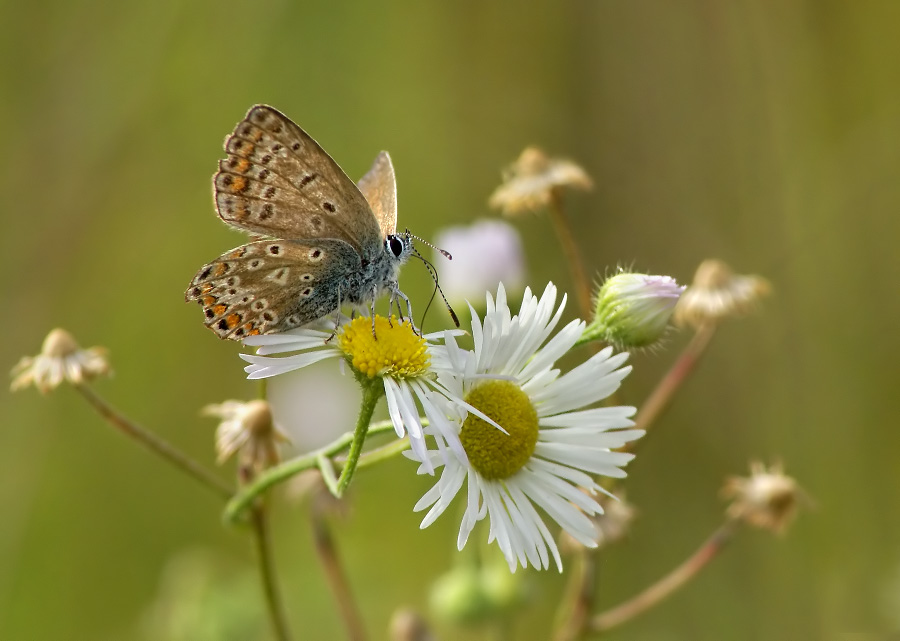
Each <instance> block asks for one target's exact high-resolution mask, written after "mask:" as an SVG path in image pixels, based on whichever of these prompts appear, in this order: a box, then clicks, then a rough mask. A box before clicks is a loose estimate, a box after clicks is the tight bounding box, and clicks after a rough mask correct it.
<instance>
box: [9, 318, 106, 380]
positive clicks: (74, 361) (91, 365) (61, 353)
mask: <svg viewBox="0 0 900 641" xmlns="http://www.w3.org/2000/svg"><path fill="white" fill-rule="evenodd" d="M109 372H110V367H109V361H108V360H107V359H106V350H105V349H104V348H102V347H91V348H90V349H81V348H80V347H79V346H78V343H76V342H75V339H74V338H72V335H71V334H70V333H69V332H67V331H66V330H64V329H54V330H53V331H51V332H50V333H49V334H47V338H45V339H44V345H43V346H42V347H41V353H40V354H38V355H37V356H24V357H23V358H22V360H20V361H19V362H18V364H17V365H16V366H15V367H14V368H13V370H12V376H13V377H14V378H13V382H12V385H10V389H11V390H12V391H16V390H19V389H22V388H24V387H28V386H29V385H34V386H35V387H37V388H38V389H39V390H40V391H41V393H43V394H46V393H47V392H49V391H50V390H52V389H55V388H56V387H58V386H59V385H60V383H62V382H63V381H68V382H69V383H71V384H72V385H81V384H82V383H84V382H86V381H89V380H91V379H92V378H96V377H98V376H101V375H104V374H109Z"/></svg>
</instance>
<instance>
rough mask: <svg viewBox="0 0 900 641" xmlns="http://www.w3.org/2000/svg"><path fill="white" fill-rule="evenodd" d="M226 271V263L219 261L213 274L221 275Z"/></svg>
mask: <svg viewBox="0 0 900 641" xmlns="http://www.w3.org/2000/svg"><path fill="white" fill-rule="evenodd" d="M226 271H228V268H227V267H226V266H225V263H219V264H218V265H216V268H215V269H214V270H213V276H221V275H222V274H224V273H225V272H226Z"/></svg>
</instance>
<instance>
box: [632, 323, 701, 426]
mask: <svg viewBox="0 0 900 641" xmlns="http://www.w3.org/2000/svg"><path fill="white" fill-rule="evenodd" d="M715 333H716V326H715V325H704V326H702V327H700V328H699V329H698V330H697V333H696V334H694V337H693V338H692V339H691V342H690V343H688V344H687V347H685V348H684V351H683V352H681V355H680V356H679V357H678V360H676V361H675V364H674V365H672V368H671V369H670V370H669V371H668V372H667V373H666V375H665V376H664V377H663V378H662V380H660V382H659V384H658V385H657V386H656V389H654V390H653V392H651V393H650V396H648V397H647V400H646V401H644V404H643V405H642V406H641V411H640V412H638V415H637V417H635V427H636V428H638V429H642V430H647V429H649V428H650V426H651V425H653V423H654V422H655V421H656V419H657V418H659V417H660V415H661V414H662V413H663V411H664V410H665V409H666V408H667V407H668V406H669V403H670V402H671V401H672V398H673V397H674V396H675V392H677V391H678V390H679V389H680V388H681V385H682V384H683V383H684V382H685V381H686V380H687V378H688V376H690V374H691V372H693V371H694V368H695V367H696V366H697V363H698V362H699V361H700V357H701V356H702V355H703V353H704V352H705V351H706V348H707V346H709V342H710V340H711V339H712V337H713V335H714V334H715ZM642 440H643V439H642Z"/></svg>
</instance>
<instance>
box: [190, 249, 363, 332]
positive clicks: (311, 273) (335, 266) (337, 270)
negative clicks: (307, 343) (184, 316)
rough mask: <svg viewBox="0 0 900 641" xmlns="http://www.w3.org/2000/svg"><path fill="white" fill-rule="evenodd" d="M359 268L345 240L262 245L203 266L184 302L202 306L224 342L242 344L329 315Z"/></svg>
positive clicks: (226, 254)
mask: <svg viewBox="0 0 900 641" xmlns="http://www.w3.org/2000/svg"><path fill="white" fill-rule="evenodd" d="M359 269H360V259H359V255H358V254H357V253H356V251H355V250H354V249H353V248H352V247H350V246H349V245H348V244H347V243H345V242H343V241H340V240H331V239H323V240H309V241H294V240H263V241H257V242H253V243H248V244H246V245H242V246H241V247H237V248H235V249H232V250H231V251H229V252H226V253H224V254H222V255H221V256H219V257H218V258H217V259H216V260H214V261H212V262H211V263H208V264H206V265H204V266H203V267H202V268H201V269H200V271H199V272H197V275H196V276H194V279H193V280H192V281H191V285H190V287H189V288H188V290H187V292H185V299H186V300H189V301H191V300H193V301H197V302H198V303H200V305H201V306H202V307H203V314H204V317H205V323H206V326H207V327H209V328H210V329H211V330H213V331H214V332H215V333H216V334H217V335H218V336H219V337H220V338H232V339H235V340H240V339H242V338H245V337H246V336H252V335H255V334H268V333H272V332H283V331H286V330H288V329H293V328H294V327H299V326H300V325H304V324H306V323H309V322H312V321H314V320H316V319H318V318H321V317H322V316H325V315H327V314H328V313H330V312H331V311H332V310H333V309H334V308H335V307H336V306H337V299H338V295H339V288H340V286H341V283H342V282H344V281H345V280H346V278H347V276H349V275H350V274H353V273H354V272H357V271H358V270H359Z"/></svg>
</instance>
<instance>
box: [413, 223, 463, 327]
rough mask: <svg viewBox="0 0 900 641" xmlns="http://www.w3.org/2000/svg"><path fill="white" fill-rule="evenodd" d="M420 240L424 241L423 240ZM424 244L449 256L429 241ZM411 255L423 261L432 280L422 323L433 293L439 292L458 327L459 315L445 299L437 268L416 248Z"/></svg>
mask: <svg viewBox="0 0 900 641" xmlns="http://www.w3.org/2000/svg"><path fill="white" fill-rule="evenodd" d="M410 235H412V234H410ZM413 238H416V239H417V240H421V238H418V237H416V236H413ZM422 242H423V243H425V241H424V240H423V241H422ZM425 244H426V245H428V246H429V247H433V248H434V249H437V250H438V251H440V252H442V253H443V254H445V255H446V256H447V258H450V254H449V253H448V252H445V251H444V250H442V249H438V248H437V247H434V245H431V244H429V243H425ZM413 256H415V257H416V258H418V259H419V260H421V261H422V262H423V263H425V269H427V270H428V273H429V274H431V279H432V280H433V281H434V292H432V293H431V298H430V299H429V300H428V305H426V306H425V311H424V312H423V313H422V325H423V326H424V325H425V314H427V313H428V308H429V307H431V303H432V301H434V295H435V293H437V292H440V293H441V299H443V301H444V305H446V306H447V311H448V312H450V318H452V319H453V324H454V325H456V326H457V327H459V317H458V316H457V315H456V312H455V311H453V308H452V307H451V306H450V303H449V302H448V301H447V297H446V296H444V290H442V289H441V285H440V283H439V282H438V273H437V269H435V267H434V265H432V264H431V262H430V261H429V260H428V259H427V258H425V257H424V256H422V254H420V253H419V252H418V251H417V250H416V249H413Z"/></svg>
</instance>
